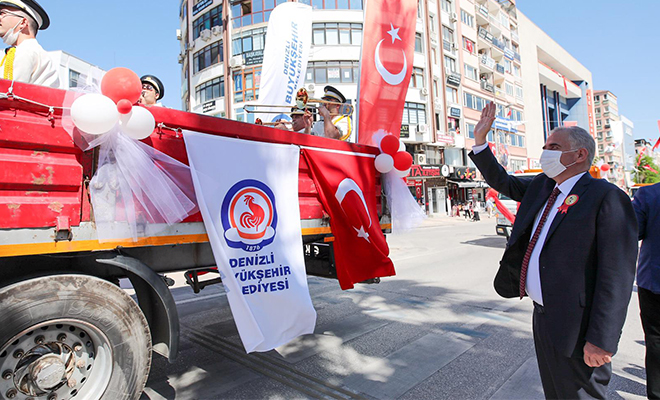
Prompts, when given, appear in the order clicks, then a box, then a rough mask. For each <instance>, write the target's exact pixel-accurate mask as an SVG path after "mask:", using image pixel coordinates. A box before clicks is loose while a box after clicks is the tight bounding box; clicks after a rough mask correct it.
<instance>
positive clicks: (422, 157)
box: [415, 154, 426, 165]
mask: <svg viewBox="0 0 660 400" xmlns="http://www.w3.org/2000/svg"><path fill="white" fill-rule="evenodd" d="M415 164H418V165H419V164H426V154H415Z"/></svg>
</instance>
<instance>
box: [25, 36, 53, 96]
mask: <svg viewBox="0 0 660 400" xmlns="http://www.w3.org/2000/svg"><path fill="white" fill-rule="evenodd" d="M14 80H15V81H16V82H25V83H31V84H33V85H42V86H50V87H53V88H59V86H60V78H59V75H58V73H57V69H56V66H55V64H54V63H53V60H52V59H51V58H50V56H49V55H48V53H47V52H46V50H44V49H43V47H41V45H40V44H39V42H37V39H26V40H24V41H22V42H21V44H19V45H18V46H16V56H15V57H14Z"/></svg>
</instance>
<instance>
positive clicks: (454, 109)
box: [449, 107, 461, 118]
mask: <svg viewBox="0 0 660 400" xmlns="http://www.w3.org/2000/svg"><path fill="white" fill-rule="evenodd" d="M449 115H450V116H452V117H456V118H460V117H461V109H460V108H457V107H449Z"/></svg>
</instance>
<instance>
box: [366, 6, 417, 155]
mask: <svg viewBox="0 0 660 400" xmlns="http://www.w3.org/2000/svg"><path fill="white" fill-rule="evenodd" d="M416 12H417V1H416V0H397V1H391V0H390V1H387V0H369V1H367V7H366V10H365V13H364V30H363V38H362V57H361V63H360V86H359V88H360V93H359V98H360V99H359V103H358V136H359V137H358V143H362V144H369V145H373V144H374V143H373V142H372V136H373V134H374V133H375V132H376V131H378V130H379V129H383V130H385V131H386V132H389V133H391V134H393V135H395V136H396V137H399V133H400V130H401V117H402V115H403V106H404V103H405V99H406V93H407V92H408V83H409V82H410V77H411V75H412V72H413V70H412V68H413V52H414V50H415V23H416V22H417V15H416Z"/></svg>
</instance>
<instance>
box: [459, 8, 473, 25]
mask: <svg viewBox="0 0 660 400" xmlns="http://www.w3.org/2000/svg"><path fill="white" fill-rule="evenodd" d="M461 21H462V22H463V23H464V24H465V25H467V26H471V27H473V28H474V17H473V16H472V15H471V14H470V13H468V12H467V11H465V10H463V9H461Z"/></svg>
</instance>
